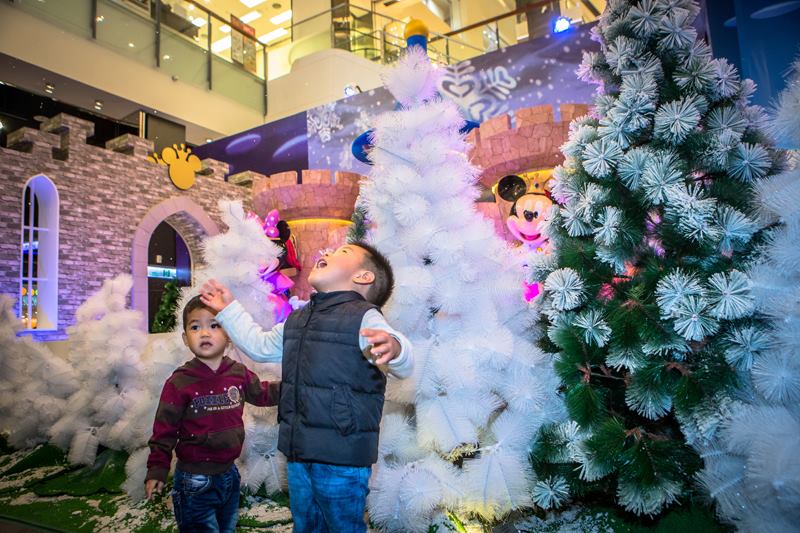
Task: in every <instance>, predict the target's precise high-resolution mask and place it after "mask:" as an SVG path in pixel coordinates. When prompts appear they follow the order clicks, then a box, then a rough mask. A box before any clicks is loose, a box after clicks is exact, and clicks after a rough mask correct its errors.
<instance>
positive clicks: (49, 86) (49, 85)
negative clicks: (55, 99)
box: [44, 82, 56, 94]
mask: <svg viewBox="0 0 800 533" xmlns="http://www.w3.org/2000/svg"><path fill="white" fill-rule="evenodd" d="M55 91H56V86H55V85H53V84H52V83H50V82H47V83H45V84H44V92H46V93H47V94H53V93H54V92H55Z"/></svg>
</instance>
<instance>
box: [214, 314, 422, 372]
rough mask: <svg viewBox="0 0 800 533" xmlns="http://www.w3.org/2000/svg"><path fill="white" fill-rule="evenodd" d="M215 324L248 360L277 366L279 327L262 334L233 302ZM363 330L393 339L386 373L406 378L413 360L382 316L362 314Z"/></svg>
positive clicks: (363, 339) (407, 344) (280, 339)
mask: <svg viewBox="0 0 800 533" xmlns="http://www.w3.org/2000/svg"><path fill="white" fill-rule="evenodd" d="M217 322H219V324H220V325H221V326H222V327H223V328H224V329H225V332H226V333H227V334H228V336H229V337H230V338H231V341H233V344H235V345H236V347H237V348H239V349H240V350H241V351H242V352H244V353H245V355H247V356H248V357H249V358H250V359H252V360H254V361H258V362H259V363H280V362H281V359H283V324H277V325H276V326H274V327H273V328H272V329H271V330H269V331H266V330H264V328H262V327H261V326H259V325H258V324H257V323H256V322H255V321H254V320H253V317H252V316H250V313H248V312H247V311H246V310H245V308H244V307H243V306H242V304H241V303H239V301H238V300H234V301H233V302H231V303H230V304H228V305H227V306H226V307H225V309H223V310H222V311H220V312H219V313H217ZM365 328H367V329H381V330H384V331H385V332H386V333H388V334H389V335H391V336H392V337H394V338H395V339H397V342H399V343H400V355H398V356H397V357H395V358H394V359H393V360H392V361H390V362H389V364H388V365H387V367H388V370H389V373H390V374H391V375H392V376H394V377H396V378H400V379H403V378H407V377H408V376H410V375H411V371H412V370H413V368H414V359H413V355H412V348H411V343H410V342H409V341H408V339H407V338H406V337H405V336H404V335H403V334H402V333H400V332H398V331H395V330H394V329H392V327H391V326H390V325H389V324H388V323H387V322H386V319H385V318H384V317H383V315H382V314H381V313H380V312H379V311H377V310H375V309H370V310H369V311H367V312H366V313H364V318H362V319H361V328H359V329H365ZM358 345H359V346H360V347H361V350H362V351H363V350H364V349H365V348H366V347H367V346H369V342H368V341H367V339H366V337H364V336H363V335H360V334H359V336H358ZM370 362H373V361H371V360H370ZM373 364H374V363H373Z"/></svg>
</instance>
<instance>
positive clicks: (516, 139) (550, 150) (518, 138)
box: [468, 104, 589, 187]
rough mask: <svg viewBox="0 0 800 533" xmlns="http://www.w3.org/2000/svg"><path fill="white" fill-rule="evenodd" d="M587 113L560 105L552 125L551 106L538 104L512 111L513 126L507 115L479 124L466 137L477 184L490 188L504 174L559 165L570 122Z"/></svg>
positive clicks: (584, 107)
mask: <svg viewBox="0 0 800 533" xmlns="http://www.w3.org/2000/svg"><path fill="white" fill-rule="evenodd" d="M588 111H589V106H588V105H584V104H561V105H560V106H559V112H560V115H561V120H560V121H558V122H556V121H555V120H554V118H553V107H552V106H550V105H541V106H535V107H527V108H522V109H517V110H516V111H514V112H513V122H514V127H512V115H508V114H506V115H501V116H499V117H495V118H492V119H489V120H487V121H485V122H483V123H482V124H481V127H480V128H478V129H475V130H472V131H471V132H470V133H469V135H468V140H469V141H470V142H471V143H472V144H473V148H472V150H471V151H470V158H471V159H472V162H473V163H474V164H475V165H477V166H479V167H481V168H482V169H483V171H482V172H481V183H483V184H484V185H486V186H487V187H491V186H492V185H494V184H495V183H497V180H499V179H500V178H502V177H503V176H505V175H507V174H513V173H515V172H523V171H526V170H536V169H542V168H552V167H554V166H556V165H558V164H560V163H561V162H562V161H563V160H564V158H563V156H562V155H561V152H560V151H559V147H560V146H561V145H562V144H563V143H564V142H565V141H566V140H567V132H568V130H569V123H570V121H571V120H572V119H574V118H576V117H579V116H581V115H584V114H586V113H588Z"/></svg>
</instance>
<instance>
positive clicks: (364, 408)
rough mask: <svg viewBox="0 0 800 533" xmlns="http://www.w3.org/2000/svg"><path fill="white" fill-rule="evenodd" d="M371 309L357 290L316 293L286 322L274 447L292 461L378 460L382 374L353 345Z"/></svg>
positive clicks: (355, 463) (340, 462) (357, 462)
mask: <svg viewBox="0 0 800 533" xmlns="http://www.w3.org/2000/svg"><path fill="white" fill-rule="evenodd" d="M370 309H377V307H376V306H375V305H373V304H371V303H369V302H367V301H366V300H364V298H363V297H362V296H361V295H360V294H359V293H357V292H355V291H340V292H329V293H317V294H314V295H312V297H311V301H310V302H309V303H308V305H306V306H305V307H303V308H302V309H298V310H296V311H294V312H293V313H292V314H291V315H289V318H288V319H287V320H286V324H285V325H284V329H283V374H282V384H281V398H280V404H279V408H278V418H279V421H280V432H279V435H278V449H279V450H280V451H281V452H282V453H283V454H284V455H285V456H286V457H287V458H288V459H289V460H290V461H306V462H315V463H328V464H334V465H346V466H369V465H372V464H373V463H375V461H376V460H377V458H378V432H379V429H380V421H381V413H382V411H383V396H384V392H385V391H386V376H384V375H383V372H381V371H380V369H378V368H377V367H376V366H375V365H373V364H370V363H369V361H367V359H366V358H365V357H364V355H363V354H362V352H361V348H360V347H359V344H358V339H359V329H360V327H361V320H362V319H363V318H364V314H365V313H366V312H367V311H369V310H370Z"/></svg>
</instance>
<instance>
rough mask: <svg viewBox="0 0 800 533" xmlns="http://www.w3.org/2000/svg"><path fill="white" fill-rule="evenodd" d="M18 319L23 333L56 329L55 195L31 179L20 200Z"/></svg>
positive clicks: (39, 179) (42, 180)
mask: <svg viewBox="0 0 800 533" xmlns="http://www.w3.org/2000/svg"><path fill="white" fill-rule="evenodd" d="M19 296H20V301H19V317H20V319H21V320H22V326H23V328H24V329H26V330H54V329H57V328H58V191H57V190H56V186H55V185H54V184H53V182H52V181H50V180H49V179H48V178H47V177H45V176H36V177H33V178H31V179H30V180H29V181H28V183H27V184H26V185H25V192H24V193H23V197H22V236H21V239H20V288H19Z"/></svg>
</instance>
